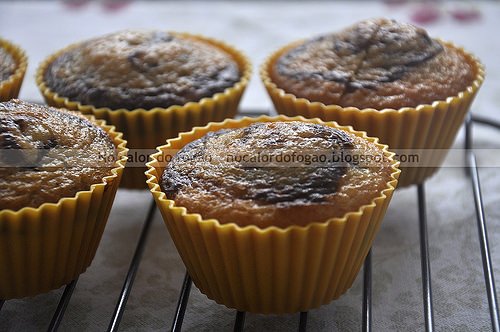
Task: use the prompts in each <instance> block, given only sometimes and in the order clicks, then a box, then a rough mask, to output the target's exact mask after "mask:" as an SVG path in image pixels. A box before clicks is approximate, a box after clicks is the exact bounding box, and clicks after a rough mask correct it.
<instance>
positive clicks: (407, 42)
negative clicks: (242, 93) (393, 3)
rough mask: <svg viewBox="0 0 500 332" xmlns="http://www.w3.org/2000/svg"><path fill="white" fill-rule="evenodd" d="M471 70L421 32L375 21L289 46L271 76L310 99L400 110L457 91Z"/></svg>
mask: <svg viewBox="0 0 500 332" xmlns="http://www.w3.org/2000/svg"><path fill="white" fill-rule="evenodd" d="M475 70H477V69H475V68H473V67H472V65H471V64H470V62H469V61H468V60H467V59H466V58H465V57H464V55H463V54H462V53H461V52H459V51H458V50H457V49H455V48H451V47H448V46H445V45H443V44H441V43H440V42H439V41H437V40H435V39H432V38H430V37H429V35H428V34H427V32H426V31H425V30H423V29H421V28H418V27H415V26H413V25H411V24H405V23H399V22H396V21H394V20H388V19H375V20H366V21H361V22H359V23H357V24H355V25H353V26H351V27H349V28H347V29H345V30H343V31H341V32H339V33H334V34H328V35H324V36H320V37H317V38H314V39H310V40H307V41H305V42H304V43H302V44H300V45H298V46H297V47H294V48H292V49H291V50H289V51H287V52H285V53H284V54H283V55H282V56H281V57H279V58H278V59H277V60H276V63H275V65H274V66H273V68H272V72H271V77H272V80H273V81H274V82H275V83H276V85H277V86H278V87H279V88H282V89H284V90H285V91H286V92H288V93H292V94H294V95H295V96H297V97H302V98H306V99H308V100H310V101H318V102H322V103H324V104H326V105H331V104H336V105H340V106H342V107H348V106H353V107H358V108H375V109H384V108H394V109H399V108H402V107H416V106H418V105H420V104H431V103H432V102H433V101H436V100H445V99H446V98H447V97H450V96H455V95H457V94H458V93H459V92H461V91H464V90H466V88H467V87H468V86H470V85H471V84H472V82H473V80H474V78H475V75H476V73H475V72H474V71H475Z"/></svg>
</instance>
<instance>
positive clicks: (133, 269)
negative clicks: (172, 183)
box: [108, 200, 156, 331]
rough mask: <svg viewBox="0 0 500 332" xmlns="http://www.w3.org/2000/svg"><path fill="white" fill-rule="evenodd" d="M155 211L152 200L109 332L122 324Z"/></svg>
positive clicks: (116, 329)
mask: <svg viewBox="0 0 500 332" xmlns="http://www.w3.org/2000/svg"><path fill="white" fill-rule="evenodd" d="M155 211H156V204H155V201H154V200H152V201H151V204H150V206H149V210H148V215H147V217H146V221H145V222H144V226H143V227H142V231H141V235H140V237H139V242H138V243H137V247H136V248H135V252H134V256H133V258H132V262H131V263H130V267H129V269H128V273H127V277H126V278H125V282H124V284H123V287H122V291H121V293H120V299H119V300H118V303H117V304H116V307H115V311H114V313H113V317H112V318H111V322H110V323H109V326H108V331H118V326H119V325H120V322H121V320H122V316H123V312H124V311H125V306H126V305H127V301H128V297H129V295H130V292H131V291H132V286H133V285H134V280H135V275H136V273H137V270H138V269H139V264H140V263H141V259H142V253H143V252H144V247H145V246H146V242H147V237H148V234H149V230H150V228H151V223H152V221H153V217H154V214H155Z"/></svg>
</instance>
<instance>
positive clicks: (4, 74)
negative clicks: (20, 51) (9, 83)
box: [0, 47, 16, 83]
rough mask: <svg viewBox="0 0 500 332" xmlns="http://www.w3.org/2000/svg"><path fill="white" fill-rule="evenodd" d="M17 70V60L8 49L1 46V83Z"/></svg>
mask: <svg viewBox="0 0 500 332" xmlns="http://www.w3.org/2000/svg"><path fill="white" fill-rule="evenodd" d="M15 70H16V61H15V60H14V58H13V57H12V55H10V54H9V52H7V51H6V50H4V49H3V48H2V47H0V83H1V82H2V81H5V80H7V79H8V78H9V77H10V76H11V75H12V74H14V71H15Z"/></svg>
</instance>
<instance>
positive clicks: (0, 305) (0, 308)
mask: <svg viewBox="0 0 500 332" xmlns="http://www.w3.org/2000/svg"><path fill="white" fill-rule="evenodd" d="M4 303H5V301H4V300H0V310H2V307H3V304H4Z"/></svg>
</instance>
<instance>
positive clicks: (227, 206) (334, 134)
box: [161, 122, 394, 228]
mask: <svg viewBox="0 0 500 332" xmlns="http://www.w3.org/2000/svg"><path fill="white" fill-rule="evenodd" d="M285 156H288V158H287V157H285ZM300 156H301V157H300ZM322 156H327V158H329V159H321V158H323V157H322ZM333 156H336V158H337V159H333ZM280 157H281V160H280ZM292 157H293V158H295V159H294V160H293V159H292ZM271 158H274V159H272V160H271V161H269V160H270V159H271ZM306 158H309V162H305V161H306V160H307V159H306ZM314 158H316V159H314ZM263 160H265V161H263ZM283 160H285V162H283ZM312 161H315V162H312ZM393 171H394V170H393V169H392V168H391V164H390V163H389V160H388V158H387V157H386V156H384V154H383V153H382V151H381V150H380V148H379V147H378V146H377V145H375V144H374V143H373V142H370V141H368V140H366V139H364V138H361V137H358V136H356V135H354V134H351V133H348V132H346V131H344V130H341V129H336V128H332V127H329V126H325V125H321V124H314V123H305V122H264V123H255V124H251V125H250V126H248V127H245V128H239V129H222V130H219V131H215V132H210V133H208V134H207V135H205V136H204V137H202V138H200V139H197V140H195V141H193V142H191V143H189V144H187V145H186V146H184V147H183V148H182V149H181V150H180V151H179V152H178V153H177V154H176V155H175V156H174V157H173V159H172V160H171V161H170V162H169V164H168V165H167V167H166V168H165V170H164V172H163V175H162V177H161V188H162V191H163V192H164V193H165V194H166V196H167V198H168V199H171V200H174V201H175V204H176V206H182V207H185V208H186V209H187V211H188V212H189V213H199V214H200V215H201V216H202V217H203V218H204V219H210V218H214V219H217V220H218V221H219V222H220V223H221V224H225V223H236V224H238V225H239V226H242V227H244V226H248V225H255V226H258V227H259V228H266V227H269V226H276V227H280V228H286V227H288V226H290V225H299V226H305V225H307V224H309V223H312V222H321V221H326V220H328V219H329V218H341V217H343V216H344V215H345V214H346V213H348V212H353V211H357V210H358V209H359V208H360V207H361V206H363V205H365V204H369V203H371V202H372V200H373V199H374V198H376V197H378V196H380V193H381V192H382V190H384V189H386V187H387V183H388V182H389V181H390V180H391V173H392V172H393Z"/></svg>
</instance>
